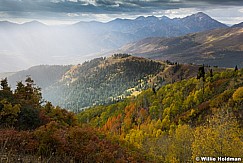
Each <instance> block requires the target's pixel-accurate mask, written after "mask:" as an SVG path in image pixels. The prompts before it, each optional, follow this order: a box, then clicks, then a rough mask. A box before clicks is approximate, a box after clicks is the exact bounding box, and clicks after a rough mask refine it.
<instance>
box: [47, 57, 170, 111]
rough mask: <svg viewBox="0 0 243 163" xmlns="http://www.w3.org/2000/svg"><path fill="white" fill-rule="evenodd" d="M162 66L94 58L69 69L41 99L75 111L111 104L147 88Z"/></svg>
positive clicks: (138, 60) (129, 59) (131, 59)
mask: <svg viewBox="0 0 243 163" xmlns="http://www.w3.org/2000/svg"><path fill="white" fill-rule="evenodd" d="M165 65H166V64H165V63H162V62H157V61H152V60H149V59H145V58H139V57H133V56H130V55H127V54H115V55H113V56H112V57H109V58H96V59H93V60H91V61H87V62H85V63H83V64H81V65H77V66H73V67H71V68H70V70H69V71H67V72H66V73H65V74H64V75H63V77H62V79H61V81H59V82H58V83H56V84H55V85H53V86H52V87H49V88H48V90H45V91H44V95H45V98H46V99H48V100H49V101H52V102H53V104H55V105H59V106H62V107H64V108H67V109H71V110H75V111H78V110H79V109H82V108H85V107H89V106H92V105H98V104H107V103H112V102H116V101H119V100H121V99H123V98H125V97H128V96H130V95H131V94H133V93H138V92H140V91H141V90H144V89H147V88H149V81H150V79H151V78H152V77H154V76H155V75H156V74H158V73H159V72H161V71H163V69H164V67H165Z"/></svg>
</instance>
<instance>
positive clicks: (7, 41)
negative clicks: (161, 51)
mask: <svg viewBox="0 0 243 163" xmlns="http://www.w3.org/2000/svg"><path fill="white" fill-rule="evenodd" d="M216 28H217V29H218V28H227V26H226V25H225V24H223V23H220V22H218V21H217V20H214V19H212V18H211V17H209V16H208V15H206V14H204V13H201V12H200V13H197V14H193V15H191V16H187V17H185V18H174V19H170V18H168V17H165V16H163V17H155V16H148V17H143V16H141V17H138V18H136V19H133V20H130V19H115V20H112V21H110V22H107V23H102V22H96V21H92V22H79V23H76V24H73V25H67V26H48V25H45V24H42V23H40V22H38V21H33V22H28V23H24V24H15V23H11V22H7V21H3V22H0V39H1V40H2V42H1V44H0V55H1V61H2V62H1V65H0V72H12V71H17V70H21V69H26V68H29V67H31V66H34V65H40V64H78V63H81V62H84V61H86V60H89V59H92V58H96V57H99V56H103V55H104V54H106V53H107V52H108V51H111V50H114V49H117V48H119V47H121V46H123V45H125V44H127V43H130V42H134V41H138V40H140V39H144V38H147V37H167V38H168V37H177V36H183V35H185V34H188V33H194V32H201V31H208V30H212V29H216ZM9 65H12V66H9Z"/></svg>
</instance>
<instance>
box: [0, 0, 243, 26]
mask: <svg viewBox="0 0 243 163" xmlns="http://www.w3.org/2000/svg"><path fill="white" fill-rule="evenodd" d="M197 12H204V13H206V14H208V15H209V16H211V17H212V18H214V19H216V20H218V21H220V22H223V23H225V24H228V25H230V24H237V23H240V22H243V2H242V0H229V1H228V0H0V21H12V22H17V23H24V22H28V21H33V20H37V21H41V22H42V23H45V24H49V25H55V24H73V23H75V22H78V21H93V20H95V21H102V22H107V21H110V20H113V19H115V18H128V19H133V18H136V17H138V16H149V15H154V16H164V15H165V16H168V17H170V18H175V17H185V16H188V15H191V14H193V13H197Z"/></svg>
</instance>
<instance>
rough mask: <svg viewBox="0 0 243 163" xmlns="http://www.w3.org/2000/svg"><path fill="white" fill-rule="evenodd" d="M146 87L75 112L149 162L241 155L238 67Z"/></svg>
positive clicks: (242, 94)
mask: <svg viewBox="0 0 243 163" xmlns="http://www.w3.org/2000/svg"><path fill="white" fill-rule="evenodd" d="M205 72H206V71H205V69H204V67H200V68H199V69H198V75H197V77H193V78H190V79H189V80H182V81H180V82H175V83H173V84H168V85H165V86H162V87H161V88H160V89H159V90H157V91H155V90H154V89H151V88H149V89H148V90H146V91H144V92H142V93H141V94H140V95H139V96H137V97H133V98H130V99H127V100H125V101H123V102H119V103H116V104H112V105H107V106H96V107H93V108H90V109H87V110H85V111H83V112H81V113H79V114H78V121H79V122H80V123H82V124H88V125H90V126H93V127H95V128H97V129H99V130H100V131H103V132H105V133H109V134H110V135H112V136H115V137H118V138H119V139H120V140H122V141H125V142H126V143H127V144H132V145H134V146H136V147H137V148H138V149H140V150H141V152H145V153H147V154H148V156H153V158H154V161H155V162H194V161H195V158H196V157H200V156H212V157H224V156H227V157H237V158H239V157H242V151H243V139H242V134H243V126H242V124H243V69H241V70H237V68H235V70H225V71H223V72H213V71H208V72H206V73H205Z"/></svg>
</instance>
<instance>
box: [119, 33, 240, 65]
mask: <svg viewBox="0 0 243 163" xmlns="http://www.w3.org/2000/svg"><path fill="white" fill-rule="evenodd" d="M242 38H243V29H242V28H223V29H215V30H211V31H204V32H199V33H193V34H188V35H185V36H181V37H172V38H161V37H150V38H146V39H143V40H140V41H138V42H133V43H130V44H127V45H125V46H123V47H122V48H120V49H119V50H117V51H116V52H118V53H119V52H121V53H129V54H133V55H136V56H143V57H147V58H153V59H162V60H170V61H173V62H182V63H195V64H210V65H212V66H221V67H234V66H235V65H238V66H240V67H242V66H243V63H242V60H243V40H242Z"/></svg>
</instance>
